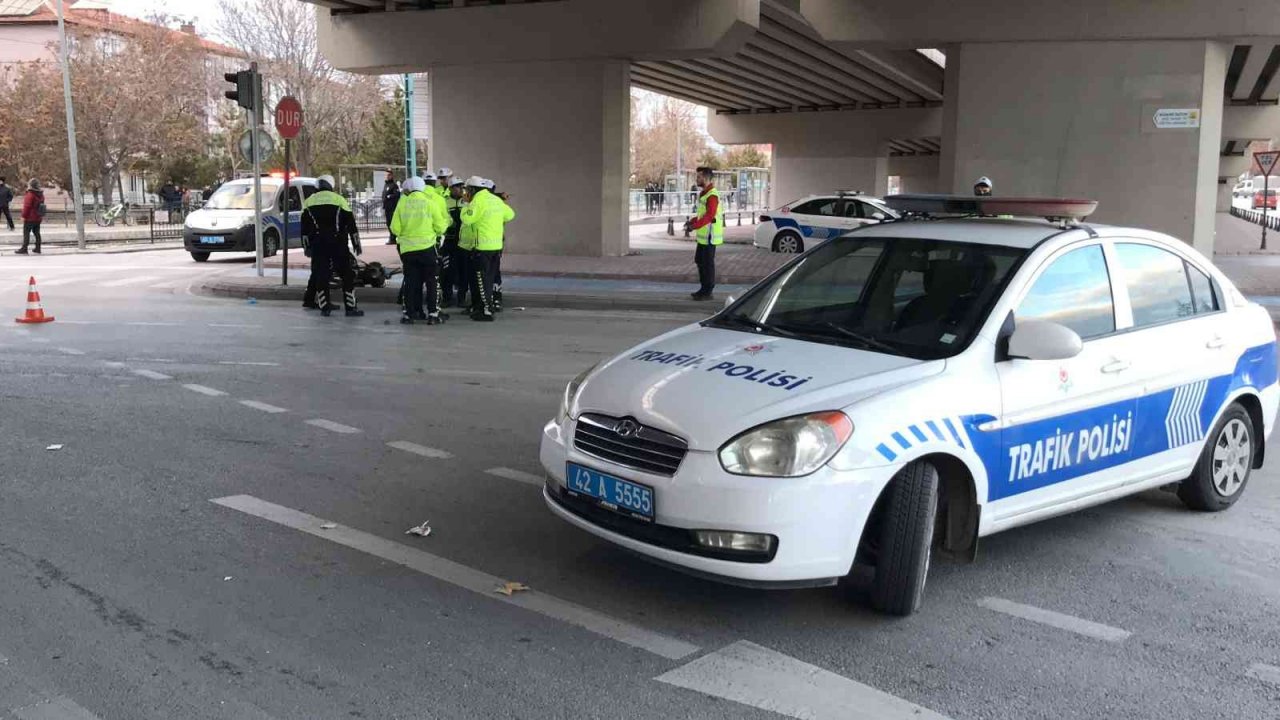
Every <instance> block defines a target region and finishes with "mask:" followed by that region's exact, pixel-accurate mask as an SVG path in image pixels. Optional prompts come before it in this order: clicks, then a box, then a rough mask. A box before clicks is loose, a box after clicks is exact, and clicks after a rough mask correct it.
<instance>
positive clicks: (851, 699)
mask: <svg viewBox="0 0 1280 720" xmlns="http://www.w3.org/2000/svg"><path fill="white" fill-rule="evenodd" d="M655 679H656V680H657V681H658V682H662V683H666V684H668V685H675V686H676V687H682V688H685V689H688V690H694V691H696V692H700V693H705V694H707V695H712V696H714V697H718V698H724V699H725V700H732V701H734V702H737V703H742V704H743V705H750V706H751V707H755V708H760V709H762V710H768V711H770V712H775V713H778V714H779V715H785V716H787V717H793V718H812V719H813V720H825V719H826V718H831V720H836V718H839V719H840V720H898V719H899V718H901V719H902V720H906V719H907V718H911V719H912V720H946V718H945V716H943V715H939V714H938V713H935V712H933V711H932V710H929V709H927V708H923V707H920V706H919V705H916V704H914V703H911V702H908V701H906V700H903V699H902V698H899V697H895V696H893V695H890V694H889V693H886V692H883V691H881V690H877V689H875V688H873V687H871V686H869V685H863V684H862V683H860V682H857V681H854V680H850V679H849V678H847V677H843V676H841V675H837V674H835V673H833V672H830V671H828V670H824V669H822V668H820V667H817V666H815V665H810V664H809V663H806V662H803V661H800V660H797V659H795V658H793V657H790V656H788V655H784V654H782V653H780V652H777V651H774V650H770V649H769V648H766V647H761V646H759V645H756V644H755V643H752V642H748V641H746V640H739V641H738V642H736V643H734V644H732V645H730V646H728V647H726V648H723V649H721V650H717V651H716V652H713V653H711V654H709V655H704V656H702V657H700V658H698V659H697V660H694V661H693V662H690V663H688V664H685V665H682V666H680V667H678V668H676V669H674V670H672V671H670V672H667V673H664V674H662V675H659V676H658V677H657V678H655Z"/></svg>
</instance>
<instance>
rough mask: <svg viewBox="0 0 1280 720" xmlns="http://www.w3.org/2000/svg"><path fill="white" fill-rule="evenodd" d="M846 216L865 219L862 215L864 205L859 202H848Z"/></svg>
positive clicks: (846, 203) (845, 204)
mask: <svg viewBox="0 0 1280 720" xmlns="http://www.w3.org/2000/svg"><path fill="white" fill-rule="evenodd" d="M843 214H844V216H845V217H847V218H860V217H865V216H864V215H863V214H862V203H860V202H858V201H857V200H846V201H845V202H844V213H843Z"/></svg>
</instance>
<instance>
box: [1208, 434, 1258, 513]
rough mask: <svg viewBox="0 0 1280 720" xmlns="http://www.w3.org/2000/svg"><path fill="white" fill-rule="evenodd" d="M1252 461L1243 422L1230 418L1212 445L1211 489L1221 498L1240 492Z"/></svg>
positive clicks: (1251, 446)
mask: <svg viewBox="0 0 1280 720" xmlns="http://www.w3.org/2000/svg"><path fill="white" fill-rule="evenodd" d="M1252 459H1253V443H1252V442H1251V441H1250V439H1249V429H1248V428H1246V427H1245V425H1244V421H1242V420H1240V419H1239V418H1232V419H1231V421H1230V422H1228V423H1227V424H1226V425H1224V426H1223V428H1222V431H1221V432H1219V433H1218V438H1217V441H1216V442H1215V443H1214V444H1213V467H1212V475H1213V489H1214V490H1216V491H1217V492H1218V494H1219V495H1221V496H1222V497H1231V496H1233V495H1235V494H1236V493H1238V492H1240V488H1241V487H1243V486H1244V481H1245V478H1247V477H1248V476H1249V465H1250V462H1251V461H1252Z"/></svg>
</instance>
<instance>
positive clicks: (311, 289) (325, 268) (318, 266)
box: [304, 239, 356, 310]
mask: <svg viewBox="0 0 1280 720" xmlns="http://www.w3.org/2000/svg"><path fill="white" fill-rule="evenodd" d="M335 273H336V274H337V275H338V277H340V278H342V305H343V307H345V308H346V309H347V310H355V309H356V290H355V288H356V273H355V270H354V269H352V267H351V256H350V254H348V253H347V244H346V243H345V242H339V241H337V240H329V239H317V240H313V241H312V242H311V279H310V280H308V281H307V294H308V295H312V293H314V297H315V302H316V304H317V305H319V306H320V307H321V308H325V307H328V306H329V305H330V304H334V305H336V304H337V303H331V302H330V300H329V280H330V279H331V278H332V277H333V276H334V274H335ZM304 301H305V298H304Z"/></svg>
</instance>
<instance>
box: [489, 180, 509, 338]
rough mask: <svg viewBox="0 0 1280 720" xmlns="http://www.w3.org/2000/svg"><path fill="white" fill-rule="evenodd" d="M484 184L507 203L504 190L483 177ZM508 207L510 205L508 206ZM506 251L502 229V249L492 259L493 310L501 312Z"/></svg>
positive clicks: (504, 235) (505, 240)
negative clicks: (503, 263) (503, 266)
mask: <svg viewBox="0 0 1280 720" xmlns="http://www.w3.org/2000/svg"><path fill="white" fill-rule="evenodd" d="M485 185H486V186H487V187H488V188H489V192H491V193H493V194H494V196H495V197H497V198H498V199H499V200H501V201H502V202H503V204H504V205H509V203H510V201H511V196H510V195H508V194H507V193H505V192H502V191H500V190H498V188H497V187H496V186H495V184H494V182H493V181H492V180H490V179H488V178H485ZM508 209H510V207H508ZM511 217H515V211H514V210H513V211H512V212H511ZM506 251H507V238H506V231H505V230H503V237H502V249H501V250H499V251H498V256H497V257H496V258H494V261H493V311H494V312H502V255H503V253H505V252H506Z"/></svg>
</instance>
